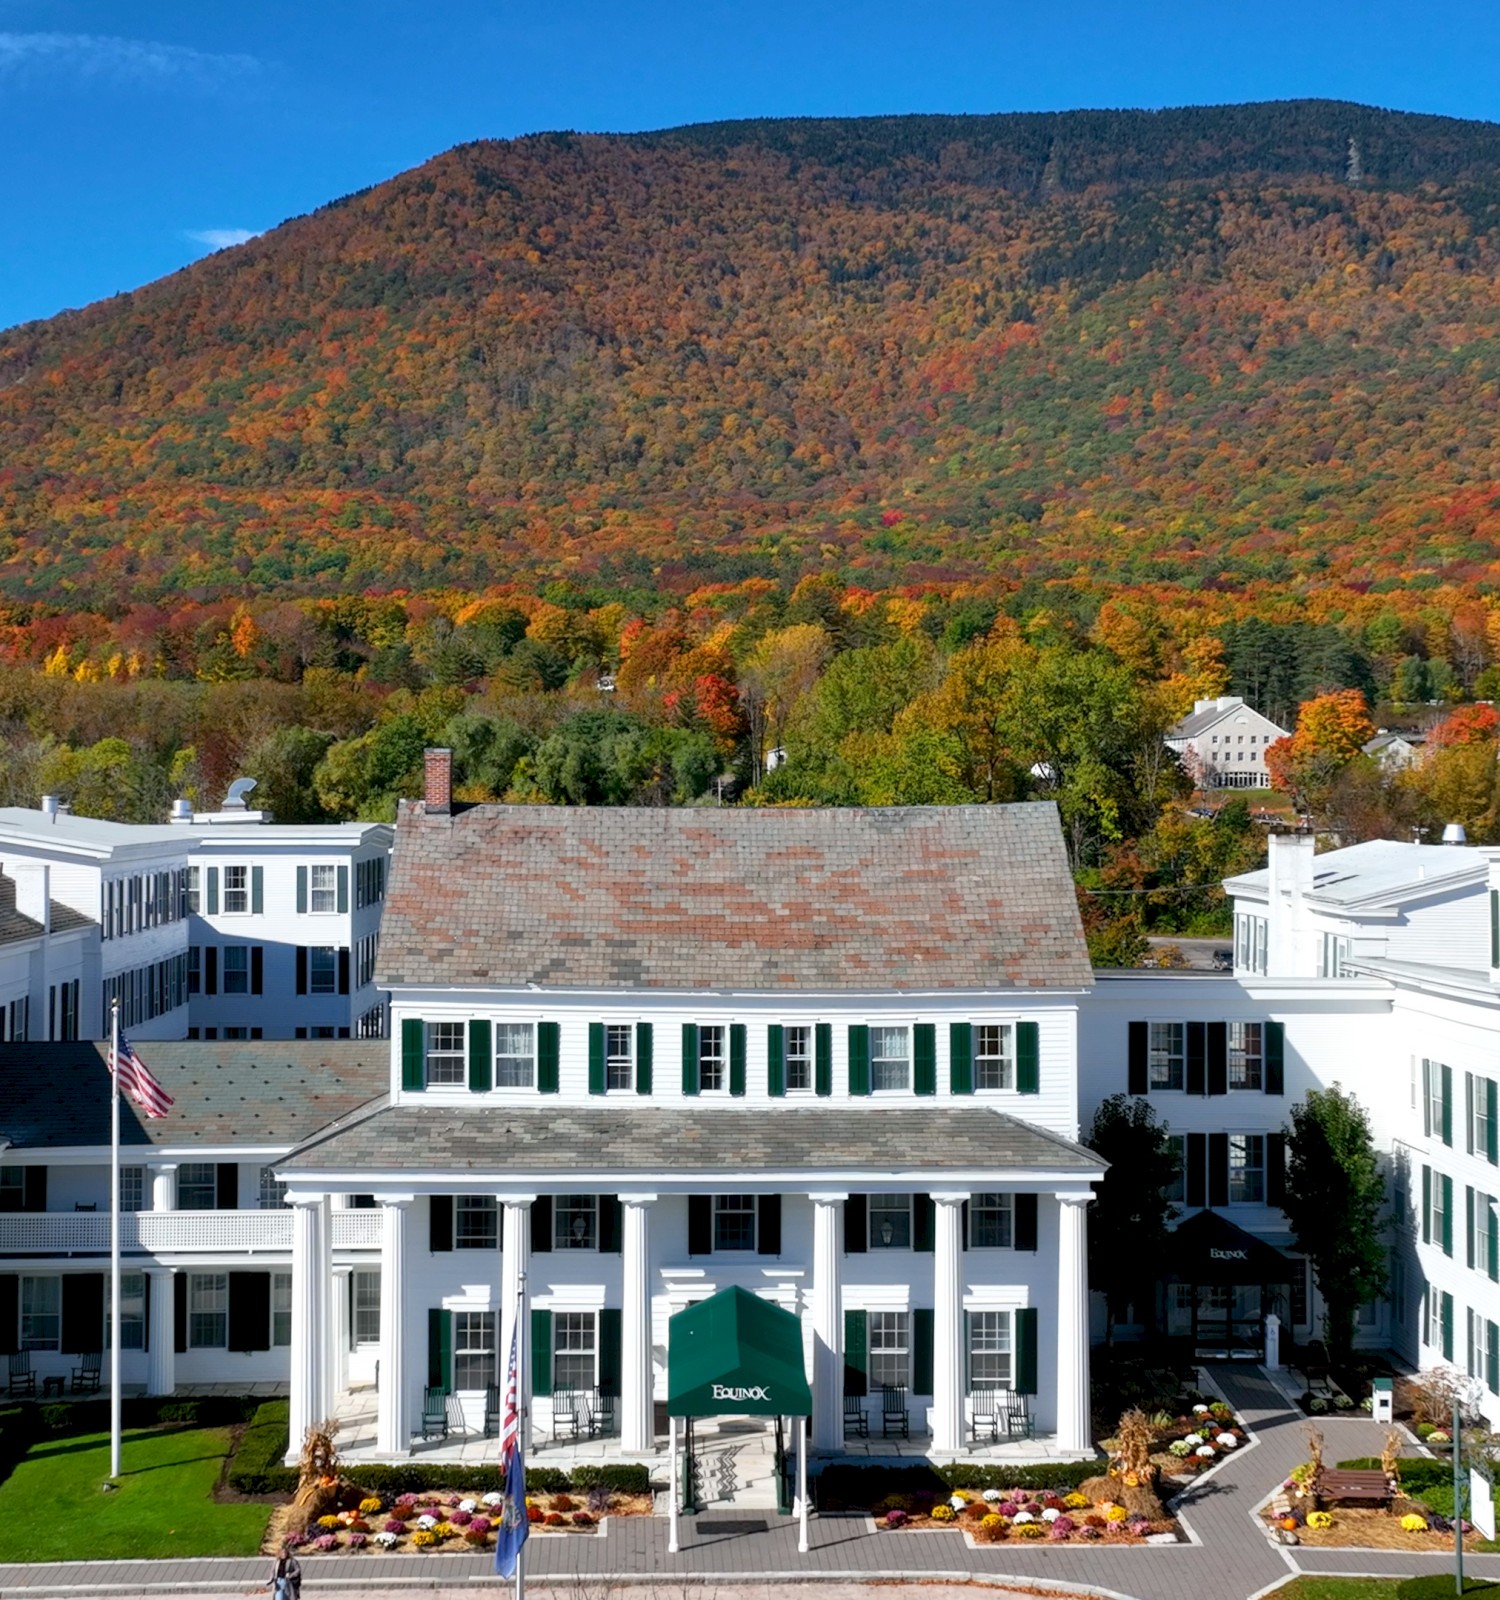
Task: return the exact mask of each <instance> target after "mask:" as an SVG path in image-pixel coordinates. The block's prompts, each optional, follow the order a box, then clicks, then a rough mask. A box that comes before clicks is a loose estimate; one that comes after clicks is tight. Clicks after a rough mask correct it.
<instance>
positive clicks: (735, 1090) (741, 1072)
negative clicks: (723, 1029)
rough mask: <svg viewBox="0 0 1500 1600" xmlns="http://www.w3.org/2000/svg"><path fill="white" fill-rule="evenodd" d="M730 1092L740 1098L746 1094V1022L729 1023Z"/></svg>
mask: <svg viewBox="0 0 1500 1600" xmlns="http://www.w3.org/2000/svg"><path fill="white" fill-rule="evenodd" d="M729 1092H730V1094H732V1095H734V1096H736V1097H737V1098H739V1099H743V1098H744V1094H745V1024H744V1023H743V1022H731V1023H730V1024H729Z"/></svg>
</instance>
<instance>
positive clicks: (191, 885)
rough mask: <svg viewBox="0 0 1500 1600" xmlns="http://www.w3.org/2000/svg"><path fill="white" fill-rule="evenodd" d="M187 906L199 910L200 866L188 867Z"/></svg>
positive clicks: (193, 910)
mask: <svg viewBox="0 0 1500 1600" xmlns="http://www.w3.org/2000/svg"><path fill="white" fill-rule="evenodd" d="M187 908H188V910H189V911H192V912H195V913H196V912H197V910H198V868H197V867H189V868H188V869H187Z"/></svg>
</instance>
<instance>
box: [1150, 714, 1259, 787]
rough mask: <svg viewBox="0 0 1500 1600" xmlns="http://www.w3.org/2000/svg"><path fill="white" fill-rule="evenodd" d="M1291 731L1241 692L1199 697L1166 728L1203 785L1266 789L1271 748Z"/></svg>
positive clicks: (1172, 743)
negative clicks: (1181, 716) (1248, 700)
mask: <svg viewBox="0 0 1500 1600" xmlns="http://www.w3.org/2000/svg"><path fill="white" fill-rule="evenodd" d="M1286 736H1287V730H1286V729H1285V728H1278V727H1277V726H1276V724H1275V723H1274V722H1272V721H1271V719H1270V718H1269V717H1263V716H1262V715H1261V714H1260V712H1258V711H1257V710H1256V709H1255V708H1254V707H1253V706H1249V705H1246V704H1245V702H1244V701H1243V700H1242V699H1240V698H1239V697H1238V696H1237V695H1227V694H1226V695H1220V696H1219V697H1218V698H1217V699H1215V700H1197V701H1194V703H1193V711H1192V715H1191V716H1187V717H1184V718H1183V719H1182V721H1181V722H1178V723H1175V724H1174V725H1173V726H1172V727H1170V728H1168V729H1167V733H1166V741H1167V745H1168V747H1169V748H1170V749H1172V750H1175V751H1176V752H1177V755H1178V758H1179V759H1180V760H1181V762H1182V765H1183V767H1184V768H1185V769H1186V771H1187V772H1188V774H1189V776H1190V777H1191V778H1192V780H1193V782H1194V784H1195V785H1196V786H1197V787H1198V788H1200V789H1264V788H1266V787H1267V786H1268V785H1269V783H1270V781H1271V775H1270V773H1269V771H1268V770H1267V768H1266V750H1267V748H1268V747H1269V746H1270V745H1272V744H1273V743H1275V741H1276V740H1277V739H1284V738H1285V737H1286Z"/></svg>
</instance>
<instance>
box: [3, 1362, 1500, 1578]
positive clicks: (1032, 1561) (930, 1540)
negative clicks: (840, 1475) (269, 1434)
mask: <svg viewBox="0 0 1500 1600" xmlns="http://www.w3.org/2000/svg"><path fill="white" fill-rule="evenodd" d="M1216 1376H1217V1378H1218V1381H1219V1387H1220V1388H1221V1389H1222V1390H1223V1392H1224V1395H1225V1397H1226V1398H1227V1399H1228V1400H1229V1401H1230V1403H1231V1404H1232V1405H1233V1406H1234V1407H1235V1409H1236V1410H1237V1411H1238V1412H1239V1413H1240V1414H1241V1416H1243V1417H1244V1419H1245V1422H1246V1423H1247V1425H1248V1426H1249V1428H1250V1430H1251V1432H1252V1433H1253V1434H1254V1435H1255V1443H1254V1444H1252V1445H1250V1446H1248V1447H1247V1448H1245V1449H1244V1450H1242V1451H1238V1452H1236V1453H1235V1454H1234V1455H1233V1456H1231V1457H1230V1458H1229V1459H1228V1460H1227V1461H1226V1462H1225V1463H1224V1465H1223V1466H1221V1467H1220V1468H1219V1469H1218V1470H1217V1471H1216V1472H1215V1473H1214V1474H1213V1476H1212V1477H1211V1478H1209V1479H1208V1480H1207V1481H1206V1482H1204V1483H1202V1484H1201V1485H1199V1486H1197V1487H1195V1488H1193V1489H1190V1490H1189V1491H1188V1492H1187V1493H1186V1494H1185V1495H1184V1496H1183V1497H1182V1498H1181V1499H1180V1500H1179V1501H1178V1502H1177V1511H1178V1515H1179V1516H1180V1518H1181V1519H1182V1522H1183V1524H1184V1526H1185V1528H1186V1529H1187V1531H1188V1532H1189V1534H1190V1535H1191V1536H1192V1538H1193V1539H1194V1541H1195V1542H1194V1543H1193V1544H1184V1545H1175V1546H1159V1547H1154V1548H1132V1547H1109V1548H1105V1549H1098V1550H1096V1549H1089V1548H1086V1547H1080V1546H1073V1547H1061V1548H1057V1549H1051V1548H1042V1549H1032V1548H1023V1547H1021V1546H1020V1545H1019V1544H1010V1543H1006V1544H1000V1545H989V1546H985V1547H982V1548H979V1549H970V1548H969V1546H968V1544H967V1543H966V1542H965V1540H964V1539H963V1538H962V1536H961V1535H958V1534H955V1533H948V1532H942V1533H939V1532H931V1533H898V1534H887V1533H875V1532H872V1531H871V1526H870V1523H869V1521H868V1520H867V1519H866V1518H865V1517H862V1516H828V1517H818V1518H815V1519H814V1520H813V1522H812V1524H811V1527H810V1543H811V1546H812V1548H811V1549H810V1550H809V1552H808V1553H807V1554H806V1555H799V1554H798V1553H797V1529H796V1525H795V1523H793V1522H792V1520H791V1519H790V1518H783V1517H776V1516H766V1515H763V1514H754V1513H748V1512H747V1513H741V1514H740V1515H738V1516H736V1515H735V1514H734V1513H733V1512H731V1511H723V1512H716V1513H713V1514H709V1515H704V1516H700V1517H696V1518H684V1519H683V1523H682V1536H681V1543H682V1549H681V1552H680V1554H678V1555H676V1556H669V1555H668V1554H667V1522H666V1518H665V1517H621V1518H614V1519H612V1520H611V1521H610V1522H609V1524H608V1530H607V1532H606V1534H605V1535H604V1536H603V1537H600V1538H593V1539H578V1538H569V1539H548V1538H545V1537H544V1538H537V1539H533V1540H531V1541H530V1542H529V1543H528V1545H527V1547H526V1570H527V1575H528V1578H529V1580H530V1581H532V1582H534V1583H536V1584H537V1585H538V1586H539V1587H540V1586H547V1587H549V1588H559V1587H571V1588H573V1589H574V1590H575V1592H576V1595H577V1597H578V1600H604V1595H605V1591H607V1590H609V1589H611V1588H614V1587H617V1586H625V1585H629V1586H631V1587H636V1586H649V1587H652V1588H656V1589H659V1590H661V1591H662V1594H663V1597H666V1595H667V1593H668V1591H670V1596H671V1600H684V1596H683V1590H684V1589H685V1587H687V1586H689V1585H691V1586H693V1587H698V1586H700V1585H714V1586H717V1585H721V1584H722V1585H725V1586H729V1585H734V1586H735V1594H736V1597H737V1600H738V1597H739V1596H740V1595H742V1594H748V1593H749V1592H751V1591H752V1590H753V1587H754V1586H757V1585H761V1584H771V1585H773V1586H774V1587H775V1588H776V1589H777V1590H778V1591H782V1590H784V1589H785V1588H786V1587H787V1586H788V1585H794V1584H797V1583H799V1582H807V1581H808V1580H810V1579H811V1580H813V1581H815V1582H817V1583H818V1584H819V1588H818V1589H817V1590H816V1591H815V1592H814V1595H815V1600H833V1596H832V1593H831V1591H830V1590H829V1589H827V1588H824V1587H822V1585H825V1584H842V1585H847V1584H855V1585H860V1584H866V1583H870V1582H873V1581H880V1582H882V1583H883V1584H885V1583H890V1582H891V1581H893V1580H894V1581H896V1582H898V1583H899V1582H900V1580H902V1579H907V1580H911V1581H914V1582H917V1581H920V1582H922V1583H924V1584H933V1583H937V1584H941V1583H964V1582H973V1581H974V1580H976V1579H978V1580H980V1581H982V1582H983V1583H985V1584H986V1585H987V1586H988V1585H990V1584H995V1585H1000V1586H1004V1585H1006V1584H1013V1585H1014V1586H1016V1587H1018V1588H1026V1587H1030V1586H1034V1587H1038V1588H1044V1589H1062V1590H1066V1589H1070V1588H1078V1589H1084V1590H1094V1591H1102V1592H1105V1593H1108V1594H1111V1595H1114V1596H1126V1597H1129V1600H1203V1597H1204V1596H1205V1595H1209V1596H1215V1597H1218V1600H1249V1597H1250V1596H1253V1595H1258V1594H1260V1593H1261V1592H1262V1591H1264V1590H1266V1589H1268V1588H1270V1587H1272V1586H1273V1585H1276V1584H1278V1583H1280V1582H1282V1581H1284V1580H1285V1579H1286V1578H1288V1577H1290V1576H1292V1575H1294V1574H1296V1573H1299V1572H1302V1573H1309V1574H1311V1573H1343V1574H1359V1575H1370V1576H1389V1577H1406V1576H1409V1575H1411V1574H1413V1573H1419V1572H1445V1571H1451V1570H1452V1554H1451V1552H1449V1553H1448V1554H1447V1555H1432V1556H1414V1555H1403V1554H1386V1553H1384V1552H1373V1551H1372V1552H1352V1551H1341V1550H1319V1551H1313V1550H1305V1549H1303V1548H1301V1547H1300V1546H1299V1547H1295V1548H1288V1547H1285V1546H1279V1545H1273V1544H1271V1543H1270V1541H1269V1540H1268V1539H1267V1538H1266V1536H1265V1534H1264V1533H1263V1532H1262V1530H1261V1527H1260V1524H1259V1523H1258V1522H1257V1521H1256V1520H1255V1519H1254V1518H1253V1516H1252V1512H1253V1509H1254V1507H1255V1506H1256V1505H1257V1504H1258V1503H1259V1502H1260V1501H1261V1500H1263V1499H1264V1498H1265V1496H1266V1495H1267V1494H1268V1493H1269V1492H1270V1491H1271V1490H1272V1489H1273V1488H1275V1486H1276V1485H1277V1484H1279V1483H1280V1482H1281V1480H1282V1479H1283V1478H1284V1477H1285V1476H1286V1475H1287V1473H1288V1472H1289V1471H1290V1470H1291V1468H1292V1467H1293V1466H1295V1465H1296V1464H1297V1462H1299V1461H1301V1460H1302V1459H1303V1458H1304V1457H1305V1455H1306V1453H1307V1452H1306V1418H1304V1417H1303V1416H1302V1415H1301V1413H1300V1412H1298V1411H1297V1410H1296V1409H1295V1408H1294V1407H1292V1406H1290V1405H1289V1404H1288V1402H1287V1401H1286V1400H1285V1398H1284V1397H1283V1396H1282V1394H1281V1393H1280V1391H1279V1390H1278V1389H1277V1388H1276V1387H1275V1386H1274V1385H1273V1384H1272V1383H1271V1382H1269V1381H1268V1379H1267V1378H1266V1377H1265V1375H1264V1374H1263V1373H1262V1372H1261V1371H1260V1370H1259V1369H1257V1368H1253V1367H1248V1366H1246V1367H1237V1368H1226V1369H1223V1370H1222V1371H1220V1372H1218V1373H1217V1374H1216ZM1319 1427H1320V1428H1321V1429H1322V1431H1323V1434H1324V1438H1325V1441H1326V1447H1327V1454H1328V1458H1329V1460H1332V1461H1336V1460H1340V1459H1345V1458H1348V1457H1350V1456H1361V1455H1378V1454H1379V1453H1380V1446H1381V1441H1382V1439H1383V1436H1384V1429H1383V1428H1381V1427H1380V1426H1379V1425H1377V1424H1376V1423H1373V1422H1370V1421H1367V1420H1366V1419H1364V1418H1354V1417H1347V1418H1346V1417H1332V1418H1327V1419H1321V1420H1320V1422H1319ZM1464 1565H1465V1569H1466V1570H1468V1571H1472V1572H1473V1573H1474V1574H1475V1575H1476V1576H1484V1577H1490V1578H1500V1556H1472V1557H1469V1558H1467V1559H1466V1561H1465V1563H1464ZM304 1566H305V1570H306V1574H307V1576H306V1583H305V1589H306V1591H307V1593H308V1594H309V1595H315V1594H317V1593H318V1592H320V1591H326V1592H328V1593H330V1594H331V1593H338V1592H344V1593H351V1592H352V1593H359V1594H362V1595H363V1594H371V1593H373V1592H375V1590H376V1589H377V1588H378V1589H398V1588H420V1589H423V1590H426V1591H428V1592H431V1591H433V1590H435V1589H439V1588H441V1589H455V1590H459V1591H461V1592H464V1593H467V1594H472V1593H473V1592H474V1590H475V1588H476V1586H479V1585H483V1586H484V1587H489V1586H490V1585H498V1584H499V1582H500V1580H498V1579H496V1578H495V1576H494V1570H493V1563H492V1559H491V1558H489V1557H485V1556H420V1555H413V1556H374V1555H365V1556H359V1557H354V1558H350V1557H339V1558H336V1559H330V1560H326V1561H324V1560H320V1559H318V1558H311V1559H309V1560H308V1561H306V1562H305V1563H304ZM269 1570H270V1563H269V1562H268V1561H266V1560H265V1559H264V1558H257V1559H255V1560H251V1561H242V1560H199V1561H162V1562H141V1561H136V1562H77V1563H67V1564H65V1565H57V1566H31V1565H20V1564H7V1565H3V1566H0V1597H9V1596H12V1595H21V1594H25V1595H35V1596H40V1595H63V1594H71V1595H84V1594H99V1595H130V1596H138V1595H150V1594H163V1593H177V1594H185V1593H186V1594H201V1595H209V1594H216V1595H223V1594H225V1593H240V1594H244V1593H249V1592H252V1591H257V1590H263V1586H264V1583H265V1577H266V1574H267V1572H268V1571H269ZM741 1585H746V1586H749V1588H746V1589H742V1588H741V1587H740V1586H741ZM924 1596H926V1597H927V1600H935V1596H934V1592H933V1591H932V1590H930V1589H924Z"/></svg>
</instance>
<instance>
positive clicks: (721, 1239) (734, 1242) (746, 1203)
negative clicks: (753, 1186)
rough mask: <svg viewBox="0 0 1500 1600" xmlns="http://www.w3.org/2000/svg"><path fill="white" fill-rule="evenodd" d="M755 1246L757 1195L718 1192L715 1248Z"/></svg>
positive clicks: (734, 1248) (715, 1217)
mask: <svg viewBox="0 0 1500 1600" xmlns="http://www.w3.org/2000/svg"><path fill="white" fill-rule="evenodd" d="M754 1248H755V1196H754V1195H753V1194H716V1195H715V1196H714V1249H715V1250H753V1249H754Z"/></svg>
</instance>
